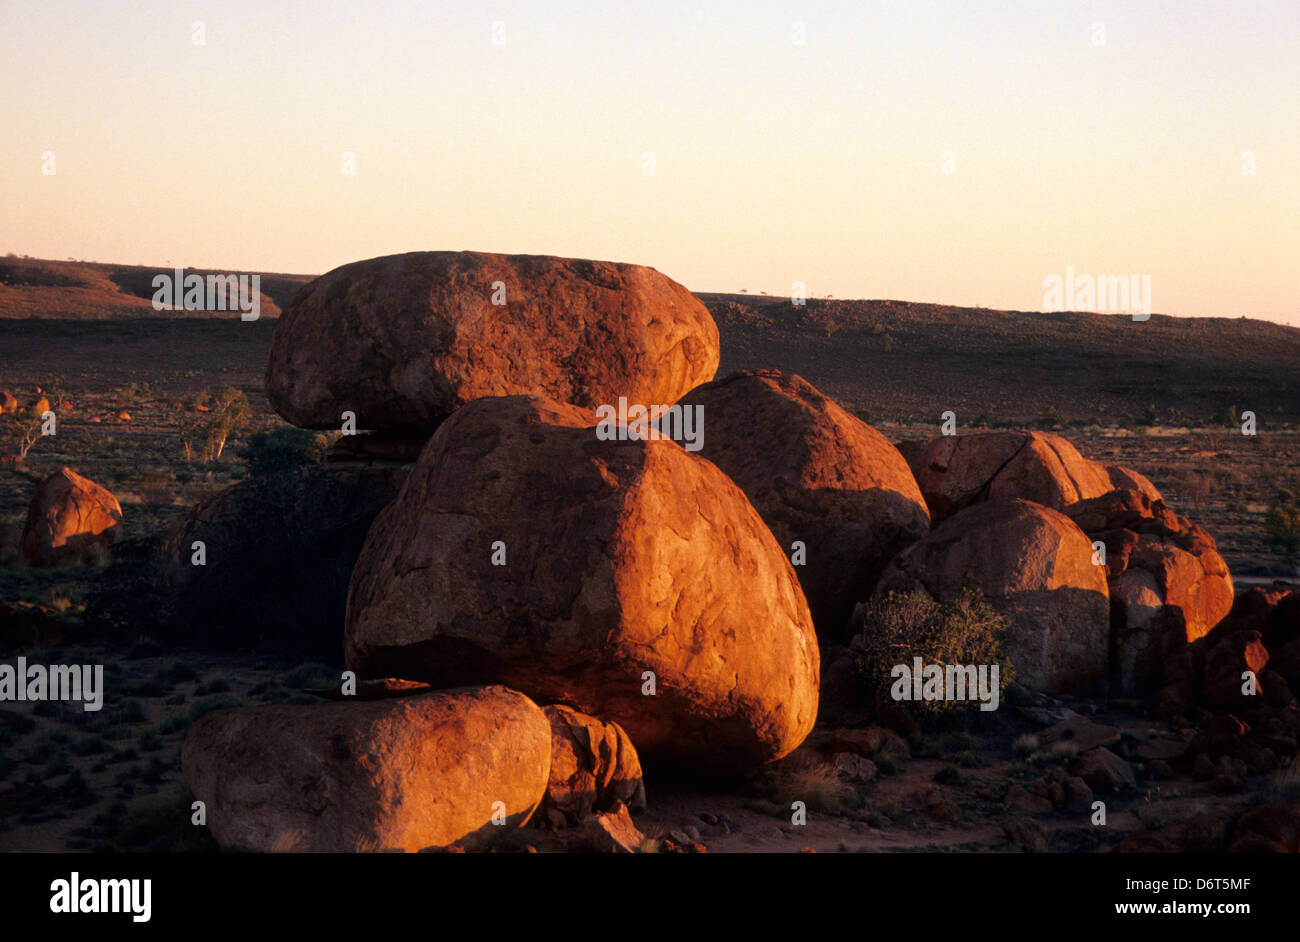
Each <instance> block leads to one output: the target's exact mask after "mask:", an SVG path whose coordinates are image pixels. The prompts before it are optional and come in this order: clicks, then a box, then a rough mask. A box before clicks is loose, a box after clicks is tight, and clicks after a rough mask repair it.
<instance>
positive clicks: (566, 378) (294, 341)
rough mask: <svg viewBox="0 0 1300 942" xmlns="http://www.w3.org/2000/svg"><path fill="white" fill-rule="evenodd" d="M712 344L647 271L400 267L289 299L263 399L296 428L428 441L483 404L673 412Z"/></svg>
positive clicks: (680, 295) (676, 289)
mask: <svg viewBox="0 0 1300 942" xmlns="http://www.w3.org/2000/svg"><path fill="white" fill-rule="evenodd" d="M718 355H719V348H718V329H717V326H716V325H715V324H714V322H713V318H712V316H711V315H710V314H709V312H708V310H707V309H706V308H705V307H704V305H703V304H702V303H700V301H699V300H698V299H697V298H696V297H695V296H694V295H692V294H691V293H690V292H689V291H687V290H686V289H685V288H684V287H682V286H681V285H679V284H678V283H677V282H675V281H673V280H672V279H671V278H668V277H666V276H664V275H662V274H660V273H659V272H658V271H656V270H655V269H653V268H647V267H644V266H641V265H629V264H623V263H616V262H600V261H588V260H584V259H572V258H556V257H554V256H548V255H493V254H488V253H484V252H410V253H407V254H404V255H388V256H384V257H382V258H372V259H367V260H366V261H360V262H353V263H351V264H348V265H344V266H342V267H340V268H336V269H334V270H333V271H331V272H329V273H328V274H325V275H322V276H321V277H319V278H317V279H315V280H314V281H311V282H309V283H308V284H306V285H304V286H303V287H302V288H301V289H299V291H298V293H297V294H296V295H295V296H294V298H293V300H292V301H291V302H290V303H289V305H288V307H286V308H285V310H284V313H283V314H282V315H281V317H280V318H279V320H278V321H277V322H276V325H275V330H274V333H273V335H272V339H271V351H270V356H269V358H268V362H267V371H266V391H267V398H268V400H269V401H270V403H271V406H272V408H274V409H275V410H276V411H277V412H278V413H280V415H282V416H283V417H284V418H285V419H286V420H287V421H289V422H291V423H293V424H294V425H299V426H303V427H305V428H338V427H340V425H341V423H342V422H343V419H342V414H343V413H344V412H351V413H353V414H354V415H355V416H356V427H357V428H358V429H401V428H414V429H432V428H434V427H435V426H437V424H438V423H439V422H440V421H442V420H443V419H445V418H446V417H447V416H448V415H450V414H451V413H452V411H454V410H455V409H457V408H458V407H460V406H462V405H464V404H465V403H467V402H470V401H472V400H474V399H478V398H481V397H484V396H509V395H517V394H533V393H536V394H544V395H547V396H550V397H552V398H554V399H556V400H558V401H561V402H569V403H574V404H576V405H580V406H584V407H587V408H595V407H597V406H598V405H602V404H609V403H616V402H617V401H618V399H619V397H620V396H626V397H627V398H628V400H629V401H630V402H634V403H642V404H645V405H657V404H671V403H673V402H675V401H676V400H677V399H678V398H680V397H681V395H682V394H683V393H685V392H686V391H687V390H689V389H691V388H692V387H694V386H697V385H699V384H700V383H705V382H708V381H709V380H711V379H713V376H714V373H715V372H716V371H717V368H718Z"/></svg>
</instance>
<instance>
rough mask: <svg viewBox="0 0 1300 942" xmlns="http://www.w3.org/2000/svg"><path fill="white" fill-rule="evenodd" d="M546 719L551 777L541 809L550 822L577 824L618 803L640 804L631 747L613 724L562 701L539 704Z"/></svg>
mask: <svg viewBox="0 0 1300 942" xmlns="http://www.w3.org/2000/svg"><path fill="white" fill-rule="evenodd" d="M542 712H544V713H545V714H546V718H547V719H548V720H549V721H550V723H551V777H550V783H549V784H548V785H547V786H546V799H545V800H544V801H543V803H542V808H543V810H544V811H545V812H546V815H547V817H548V818H549V819H550V820H551V823H553V824H561V825H562V824H570V825H573V824H580V823H581V822H582V821H583V819H584V818H586V817H587V816H588V815H589V814H592V813H593V812H597V811H611V810H613V809H614V807H615V805H616V804H617V803H618V802H620V801H621V802H623V803H624V804H625V805H626V806H627V808H628V810H629V811H641V810H642V809H644V808H645V803H646V802H645V783H644V782H643V781H642V777H641V762H640V760H639V759H638V758H637V754H636V747H635V746H633V745H632V740H631V739H629V738H628V735H627V733H625V732H623V728H622V727H621V726H619V725H618V724H617V723H603V722H601V721H600V720H598V719H596V717H594V716H588V715H587V714H585V713H579V712H578V711H577V710H574V709H572V708H570V707H566V706H563V705H562V704H554V705H552V706H547V707H543V708H542Z"/></svg>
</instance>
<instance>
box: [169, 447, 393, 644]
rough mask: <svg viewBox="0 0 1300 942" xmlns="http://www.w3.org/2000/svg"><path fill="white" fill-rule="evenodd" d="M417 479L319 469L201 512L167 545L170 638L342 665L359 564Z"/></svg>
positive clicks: (242, 490) (366, 470) (223, 496)
mask: <svg viewBox="0 0 1300 942" xmlns="http://www.w3.org/2000/svg"><path fill="white" fill-rule="evenodd" d="M407 473H408V470H407V469H405V468H402V467H399V466H389V467H379V466H376V467H363V468H347V467H342V466H337V465H314V466H308V467H306V468H303V469H301V470H299V471H296V472H292V473H287V474H282V475H275V476H269V477H266V478H250V479H247V480H244V481H241V482H239V483H238V484H235V485H233V486H232V487H229V488H226V489H225V490H223V491H220V492H219V493H217V494H215V495H213V496H212V497H209V498H208V499H206V500H204V501H203V502H201V503H200V504H198V505H197V506H195V507H194V508H193V509H192V510H191V511H190V514H189V516H188V517H187V518H186V519H185V521H184V522H182V523H181V524H180V525H179V526H178V527H177V528H176V529H175V530H174V531H172V533H171V534H170V535H169V536H168V537H167V539H166V541H165V542H164V544H163V548H162V554H161V560H160V563H159V569H158V580H157V587H158V589H159V590H160V591H161V593H162V600H163V605H162V607H161V613H162V615H163V618H162V621H163V623H164V625H165V632H166V635H167V639H168V640H169V641H170V642H171V643H176V644H200V645H204V646H208V647H217V648H226V649H230V648H236V647H247V646H249V645H253V646H256V647H258V648H259V649H266V648H276V649H280V650H285V651H291V652H294V653H298V654H302V655H304V656H306V657H310V658H313V659H316V660H324V661H327V662H329V663H337V662H338V660H339V659H340V657H341V656H342V652H343V615H344V612H345V610H346V607H347V595H348V581H349V580H350V579H351V577H352V567H353V566H354V565H356V561H357V557H358V556H359V555H360V553H361V547H362V544H363V543H364V542H365V539H366V533H367V531H368V530H369V529H370V525H371V523H373V522H374V519H375V517H376V516H377V515H378V514H379V511H380V510H381V509H383V507H384V506H385V505H386V504H387V503H388V502H389V501H391V500H392V499H393V498H394V497H396V496H397V492H398V490H399V489H400V488H401V485H402V481H403V480H404V479H405V477H406V475H407Z"/></svg>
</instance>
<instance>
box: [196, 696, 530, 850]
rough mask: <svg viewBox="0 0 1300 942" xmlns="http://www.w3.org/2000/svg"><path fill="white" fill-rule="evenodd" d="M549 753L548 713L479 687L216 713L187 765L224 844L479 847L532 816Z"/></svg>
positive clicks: (200, 727)
mask: <svg viewBox="0 0 1300 942" xmlns="http://www.w3.org/2000/svg"><path fill="white" fill-rule="evenodd" d="M550 755H551V728H550V724H549V723H548V722H547V720H546V715H545V714H544V713H542V711H541V709H540V708H539V707H538V706H537V705H536V704H535V703H533V702H532V701H531V700H529V699H528V698H527V697H525V696H523V695H522V694H520V693H516V692H515V691H513V690H507V689H506V688H504V687H483V688H472V689H461V690H445V691H441V692H438V693H430V694H423V695H420V696H412V697H401V698H397V699H386V700H371V701H365V702H350V703H349V702H344V703H319V704H310V705H301V706H297V705H283V706H257V707H239V708H237V709H233V710H217V711H215V712H212V713H209V714H207V715H206V716H204V717H202V718H201V719H200V720H199V721H198V722H196V723H195V724H194V726H193V727H191V728H190V731H189V733H188V734H187V735H186V737H185V744H184V746H183V747H182V750H181V768H182V772H183V774H184V777H185V781H186V783H187V784H188V785H189V787H190V790H191V791H192V792H193V793H194V797H195V798H197V799H198V800H200V801H203V802H204V803H205V804H206V805H207V823H208V827H209V828H210V829H211V831H212V836H213V837H214V838H215V839H216V840H217V842H218V843H219V844H221V845H222V846H225V847H238V848H246V849H250V850H259V851H301V852H311V853H337V852H355V851H381V850H404V851H417V850H423V849H426V848H440V847H446V846H448V845H451V844H459V845H461V846H463V847H465V848H467V849H476V848H479V847H483V846H486V845H487V844H489V843H490V842H491V841H492V840H493V839H494V838H496V837H499V836H500V835H502V834H503V833H505V832H506V831H507V830H509V829H510V828H518V827H522V826H523V825H524V824H525V823H526V822H527V821H528V819H529V818H530V817H531V816H532V814H533V812H534V811H535V810H536V808H537V806H538V804H539V803H540V802H541V800H542V796H543V795H544V794H545V793H546V781H547V769H548V768H549V766H550ZM496 813H500V814H503V815H504V817H505V820H506V822H507V823H506V825H505V826H500V825H495V824H493V815H494V814H496Z"/></svg>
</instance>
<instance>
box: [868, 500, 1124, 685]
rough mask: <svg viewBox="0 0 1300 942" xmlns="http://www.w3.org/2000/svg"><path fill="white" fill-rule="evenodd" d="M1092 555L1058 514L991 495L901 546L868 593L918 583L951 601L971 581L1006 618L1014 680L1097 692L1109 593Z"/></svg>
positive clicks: (1102, 676)
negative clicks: (895, 556) (920, 537)
mask: <svg viewBox="0 0 1300 942" xmlns="http://www.w3.org/2000/svg"><path fill="white" fill-rule="evenodd" d="M1092 557H1093V550H1092V543H1091V542H1090V541H1089V539H1088V537H1087V536H1086V535H1085V534H1084V533H1083V531H1082V530H1080V529H1079V528H1078V527H1077V526H1075V524H1074V523H1073V522H1072V521H1071V520H1070V519H1069V518H1068V517H1066V516H1064V515H1063V514H1061V513H1059V512H1057V511H1055V510H1052V509H1050V508H1048V507H1043V506H1042V505H1040V504H1035V503H1032V502H1030V501H1026V500H991V501H986V502H983V503H979V504H975V505H973V506H971V507H968V508H966V509H965V510H962V511H960V512H958V513H956V514H954V515H953V516H951V517H950V518H949V519H947V520H945V521H944V522H943V523H941V524H940V525H939V526H937V527H935V529H934V530H933V531H932V532H931V533H930V535H929V536H927V537H926V538H925V539H923V540H920V541H918V542H916V543H913V544H912V545H911V546H909V547H908V548H907V549H905V550H904V551H903V552H902V553H900V554H899V555H898V557H897V558H896V559H895V560H894V561H893V562H892V563H890V565H889V566H888V567H887V568H886V570H885V572H884V575H882V576H881V579H880V582H879V584H878V585H877V588H876V592H877V594H882V593H888V592H908V591H913V590H916V589H922V590H924V591H925V592H927V593H929V594H930V595H931V596H932V597H934V598H937V599H941V600H950V599H955V598H956V597H958V596H959V595H960V594H961V591H962V589H963V588H964V587H965V586H967V585H971V586H974V587H975V588H977V589H978V590H979V591H980V592H981V593H982V594H983V595H984V596H985V597H986V598H987V599H988V601H989V603H990V604H991V605H992V606H993V607H994V608H995V609H997V610H998V611H999V612H1001V613H1002V614H1003V615H1005V616H1006V617H1007V618H1008V620H1009V621H1010V624H1011V636H1010V640H1009V644H1008V650H1007V654H1008V656H1009V657H1010V659H1011V662H1012V664H1013V665H1015V669H1016V680H1017V682H1019V683H1021V684H1023V685H1024V686H1026V687H1029V688H1030V689H1035V690H1045V691H1049V692H1054V693H1078V694H1092V693H1099V692H1104V691H1105V689H1106V686H1107V657H1108V654H1107V640H1108V636H1109V608H1110V602H1109V596H1108V591H1107V585H1106V570H1105V569H1104V568H1103V567H1101V566H1097V565H1094V563H1093V558H1092ZM906 660H907V659H906V658H900V661H904V662H905V661H906Z"/></svg>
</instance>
